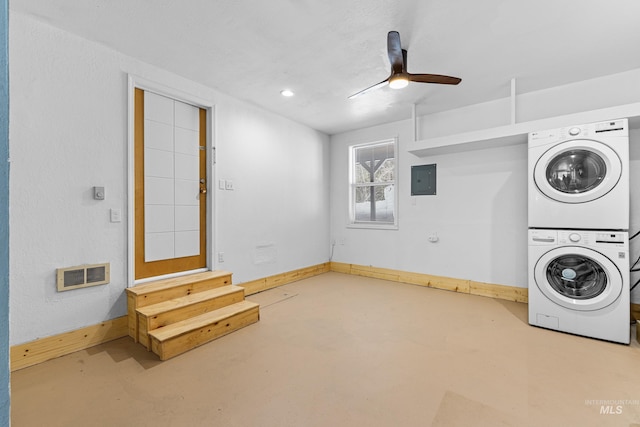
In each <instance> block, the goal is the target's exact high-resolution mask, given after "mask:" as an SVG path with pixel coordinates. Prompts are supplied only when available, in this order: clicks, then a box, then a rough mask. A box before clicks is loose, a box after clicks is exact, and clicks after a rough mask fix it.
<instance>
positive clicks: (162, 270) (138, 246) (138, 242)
mask: <svg viewBox="0 0 640 427" xmlns="http://www.w3.org/2000/svg"><path fill="white" fill-rule="evenodd" d="M144 93H145V92H144V90H142V89H140V88H135V94H134V126H133V127H134V154H133V156H134V167H133V169H134V177H135V182H134V192H135V195H134V229H135V231H134V233H135V234H134V247H135V272H134V276H135V279H136V280H137V279H146V278H149V277H156V276H162V275H165V274H171V273H177V272H181V271H189V270H197V269H199V268H206V266H207V239H206V237H207V194H206V193H205V194H203V193H201V194H200V254H199V255H194V256H188V257H182V258H172V259H167V260H160V261H151V262H146V261H145V252H144V251H145V247H144V242H145V238H144V237H145V234H144V232H145V230H144V218H145V216H144ZM199 119H200V123H199V125H200V129H199V132H200V135H199V136H200V141H199V144H200V146H201V147H206V145H207V110H205V109H203V108H200V113H199ZM199 166H200V171H199V172H200V178H201V179H204V180H205V182H206V177H207V150H206V149H204V150H200V165H199Z"/></svg>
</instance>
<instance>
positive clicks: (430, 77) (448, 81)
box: [408, 74, 462, 85]
mask: <svg viewBox="0 0 640 427" xmlns="http://www.w3.org/2000/svg"><path fill="white" fill-rule="evenodd" d="M408 76H409V81H410V82H418V83H437V84H441V85H457V84H458V83H460V82H461V81H462V79H460V78H458V77H451V76H442V75H440V74H408Z"/></svg>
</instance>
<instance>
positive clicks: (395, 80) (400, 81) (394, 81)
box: [389, 74, 409, 89]
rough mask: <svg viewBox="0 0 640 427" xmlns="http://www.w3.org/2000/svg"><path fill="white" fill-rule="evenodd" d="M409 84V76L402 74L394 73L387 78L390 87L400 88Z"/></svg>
mask: <svg viewBox="0 0 640 427" xmlns="http://www.w3.org/2000/svg"><path fill="white" fill-rule="evenodd" d="M408 84H409V77H407V76H406V75H404V74H396V75H395V76H391V78H389V87H390V88H391V89H402V88H403V87H407V85H408Z"/></svg>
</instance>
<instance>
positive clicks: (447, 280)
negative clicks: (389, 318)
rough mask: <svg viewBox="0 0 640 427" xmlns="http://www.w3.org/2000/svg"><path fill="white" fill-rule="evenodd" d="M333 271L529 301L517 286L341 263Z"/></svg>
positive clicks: (523, 289)
mask: <svg viewBox="0 0 640 427" xmlns="http://www.w3.org/2000/svg"><path fill="white" fill-rule="evenodd" d="M330 264H331V265H330V269H331V271H335V272H337V273H345V274H354V275H357V276H364V277H373V278H376V279H384V280H390V281H392V282H401V283H409V284H412V285H418V286H425V287H429V288H436V289H444V290H447V291H454V292H460V293H463V294H471V295H480V296H486V297H491V298H497V299H503V300H508V301H516V302H523V303H526V302H527V301H528V295H529V293H528V289H527V288H518V287H515V286H506V285H497V284H492V283H481V282H474V281H473V280H465V279H456V278H452V277H445V276H434V275H432V274H424V273H412V272H406V271H401V270H392V269H388V268H379V267H372V266H365V265H357V264H345V263H340V262H333V261H332V262H331V263H330Z"/></svg>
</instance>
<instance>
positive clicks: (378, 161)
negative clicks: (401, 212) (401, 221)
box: [349, 139, 398, 228]
mask: <svg viewBox="0 0 640 427" xmlns="http://www.w3.org/2000/svg"><path fill="white" fill-rule="evenodd" d="M396 146H397V141H396V140H395V139H392V140H387V141H381V142H374V143H368V144H360V145H354V146H351V147H350V153H349V154H350V161H349V164H350V199H351V200H350V201H351V202H350V204H349V205H350V215H349V216H350V223H351V225H352V226H357V227H360V226H361V227H375V228H396V227H397V206H398V205H397V201H396V197H395V194H396Z"/></svg>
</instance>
